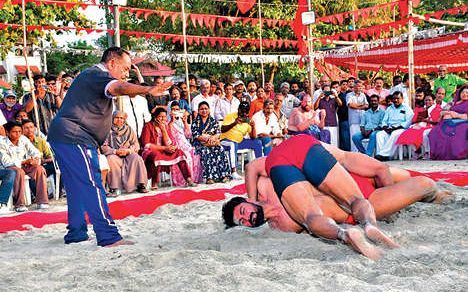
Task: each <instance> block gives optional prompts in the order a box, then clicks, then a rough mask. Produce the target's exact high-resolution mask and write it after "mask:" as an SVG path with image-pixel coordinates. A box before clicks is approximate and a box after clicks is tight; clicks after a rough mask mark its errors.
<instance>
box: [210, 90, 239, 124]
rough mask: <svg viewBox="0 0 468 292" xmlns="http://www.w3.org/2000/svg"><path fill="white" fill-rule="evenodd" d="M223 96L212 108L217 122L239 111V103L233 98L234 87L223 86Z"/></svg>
mask: <svg viewBox="0 0 468 292" xmlns="http://www.w3.org/2000/svg"><path fill="white" fill-rule="evenodd" d="M224 92H225V96H224V97H221V98H218V100H217V101H216V105H215V108H214V112H215V113H214V117H215V119H216V120H217V121H222V120H224V118H225V117H226V116H227V115H228V114H231V113H235V112H236V111H237V110H238V109H239V104H240V101H239V100H238V99H237V98H235V97H234V87H233V86H232V84H229V83H226V85H224Z"/></svg>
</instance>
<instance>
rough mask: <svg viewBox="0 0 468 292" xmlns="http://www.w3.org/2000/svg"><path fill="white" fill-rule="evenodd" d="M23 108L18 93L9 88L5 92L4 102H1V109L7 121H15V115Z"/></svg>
mask: <svg viewBox="0 0 468 292" xmlns="http://www.w3.org/2000/svg"><path fill="white" fill-rule="evenodd" d="M22 108H23V106H22V105H21V104H19V103H18V100H17V98H16V94H15V92H14V91H13V90H7V91H5V92H3V102H2V103H0V109H1V110H2V113H3V116H4V117H5V120H6V121H7V122H9V121H14V120H15V115H16V114H17V113H18V112H19V111H20V110H21V109H22Z"/></svg>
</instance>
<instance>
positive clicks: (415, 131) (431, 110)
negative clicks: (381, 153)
mask: <svg viewBox="0 0 468 292" xmlns="http://www.w3.org/2000/svg"><path fill="white" fill-rule="evenodd" d="M424 101H425V106H424V107H422V108H421V107H415V108H414V116H413V119H412V124H411V126H410V128H409V129H408V130H406V131H404V132H403V133H402V134H401V135H400V137H398V140H397V142H396V143H397V144H398V145H414V147H415V149H414V150H415V153H414V154H413V157H414V158H415V159H417V158H418V155H417V152H418V150H419V149H420V147H421V145H423V143H424V141H426V147H427V148H426V149H428V144H427V143H428V141H427V137H428V135H429V132H430V131H431V129H432V127H433V126H434V125H436V124H437V123H438V122H439V120H440V112H441V111H442V108H441V107H440V105H438V104H435V103H434V96H433V95H432V93H429V94H428V95H427V96H426V97H425V100H424ZM421 155H424V153H421Z"/></svg>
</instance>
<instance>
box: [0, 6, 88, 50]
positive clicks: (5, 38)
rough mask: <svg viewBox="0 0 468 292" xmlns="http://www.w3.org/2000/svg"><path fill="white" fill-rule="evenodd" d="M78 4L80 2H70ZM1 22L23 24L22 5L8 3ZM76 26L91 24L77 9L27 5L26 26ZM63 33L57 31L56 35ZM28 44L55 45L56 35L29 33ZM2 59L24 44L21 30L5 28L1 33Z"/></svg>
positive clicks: (43, 32) (45, 32)
mask: <svg viewBox="0 0 468 292" xmlns="http://www.w3.org/2000/svg"><path fill="white" fill-rule="evenodd" d="M68 2H78V1H68ZM0 22H1V23H11V24H22V13H21V5H18V4H15V5H13V4H11V2H10V1H7V2H6V3H5V4H4V5H3V7H2V9H1V10H0ZM72 24H74V25H75V26H79V27H89V26H91V22H90V21H89V20H87V19H86V17H84V16H83V15H82V14H80V12H79V11H78V9H77V8H73V9H71V10H69V11H67V10H66V9H65V8H64V7H61V6H55V5H50V4H49V5H45V4H42V5H36V4H34V3H26V25H56V26H58V25H64V26H69V25H72ZM61 33H62V32H60V31H57V32H56V35H60V34H61ZM26 38H27V42H28V44H36V45H37V44H39V42H40V40H41V39H45V40H47V41H49V42H52V43H54V34H53V33H52V32H51V31H40V30H34V31H29V32H27V36H26ZM0 44H2V45H1V46H0V57H4V56H5V55H6V53H7V52H8V51H10V50H11V48H12V47H14V46H16V45H21V44H23V31H22V29H21V28H11V27H8V28H5V29H2V30H1V31H0Z"/></svg>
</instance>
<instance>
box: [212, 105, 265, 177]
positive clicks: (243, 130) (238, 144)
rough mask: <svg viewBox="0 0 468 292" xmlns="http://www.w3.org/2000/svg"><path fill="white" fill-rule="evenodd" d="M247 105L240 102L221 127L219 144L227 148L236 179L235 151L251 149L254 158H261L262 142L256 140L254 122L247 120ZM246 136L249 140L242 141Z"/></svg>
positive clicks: (248, 107)
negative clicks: (236, 109) (235, 110)
mask: <svg viewBox="0 0 468 292" xmlns="http://www.w3.org/2000/svg"><path fill="white" fill-rule="evenodd" d="M249 110H250V106H249V103H248V102H246V101H242V102H241V103H240V104H239V109H238V111H237V112H236V113H232V114H228V115H227V116H226V117H225V118H224V121H223V125H222V126H221V136H220V139H221V144H222V145H223V146H225V147H226V148H229V159H230V161H231V167H232V177H233V178H234V179H238V178H239V175H237V172H236V165H237V150H239V149H253V150H254V152H255V156H256V157H261V156H262V142H261V141H260V140H258V139H256V138H257V131H256V128H255V122H254V121H253V120H250V119H249ZM246 135H249V136H250V139H244V137H245V136H246Z"/></svg>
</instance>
